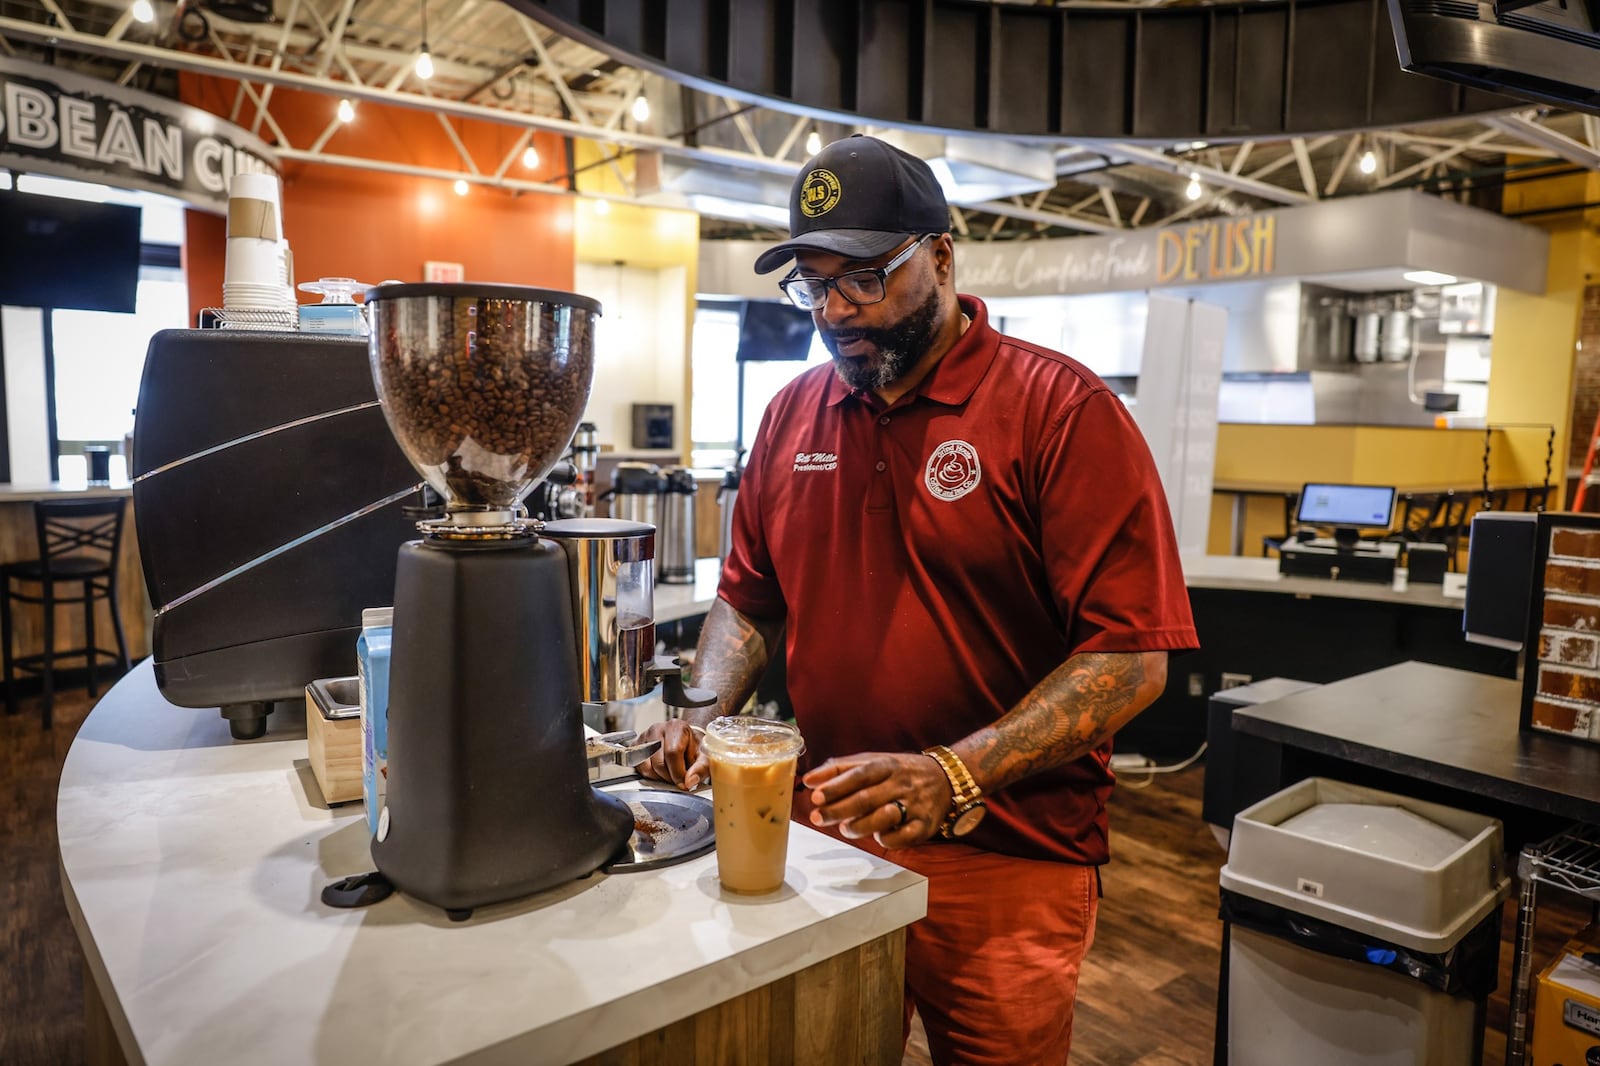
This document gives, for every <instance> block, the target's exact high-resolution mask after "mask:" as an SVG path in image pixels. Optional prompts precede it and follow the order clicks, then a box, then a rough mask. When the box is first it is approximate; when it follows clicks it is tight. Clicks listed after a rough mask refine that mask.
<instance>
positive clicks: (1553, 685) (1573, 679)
mask: <svg viewBox="0 0 1600 1066" xmlns="http://www.w3.org/2000/svg"><path fill="white" fill-rule="evenodd" d="M1539 691H1540V692H1542V693H1544V694H1545V695H1546V696H1564V697H1566V698H1567V699H1572V700H1582V701H1583V702H1585V703H1596V702H1600V675H1597V674H1589V673H1577V672H1576V671H1572V670H1562V669H1559V668H1557V667H1554V666H1541V667H1539Z"/></svg>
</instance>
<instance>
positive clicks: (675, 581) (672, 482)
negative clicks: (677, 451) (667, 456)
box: [660, 466, 697, 585]
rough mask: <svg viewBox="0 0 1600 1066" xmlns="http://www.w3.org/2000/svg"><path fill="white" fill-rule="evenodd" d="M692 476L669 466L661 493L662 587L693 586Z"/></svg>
mask: <svg viewBox="0 0 1600 1066" xmlns="http://www.w3.org/2000/svg"><path fill="white" fill-rule="evenodd" d="M696 498H697V492H696V488H695V483H694V472H693V471H691V470H690V469H689V468H688V467H686V466H670V467H668V468H667V470H666V472H665V475H664V484H663V487H662V493H661V538H660V547H661V569H660V578H661V583H662V584H664V585H692V584H694V559H695V553H694V532H695V529H694V527H695V510H694V508H695V500H696Z"/></svg>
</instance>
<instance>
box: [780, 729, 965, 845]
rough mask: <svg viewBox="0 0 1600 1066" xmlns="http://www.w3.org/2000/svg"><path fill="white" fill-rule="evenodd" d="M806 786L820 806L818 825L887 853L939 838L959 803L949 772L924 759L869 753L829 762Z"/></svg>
mask: <svg viewBox="0 0 1600 1066" xmlns="http://www.w3.org/2000/svg"><path fill="white" fill-rule="evenodd" d="M801 781H802V783H803V784H804V785H805V786H806V787H807V788H809V789H811V802H812V803H813V804H814V805H815V807H816V810H814V811H812V812H811V823H812V824H813V825H837V826H838V827H839V831H840V832H841V833H843V834H844V835H845V836H846V837H850V838H860V837H866V836H871V837H875V838H876V839H877V841H878V843H879V844H882V845H883V846H884V847H886V848H906V847H910V846H911V845H913V844H920V843H922V842H923V841H924V840H927V839H928V838H929V837H931V836H933V834H934V833H936V832H938V829H939V826H941V825H943V824H944V819H945V816H946V815H947V814H949V813H950V804H951V802H952V799H953V797H952V796H951V794H950V779H949V778H948V777H946V776H945V773H944V770H942V769H941V768H940V767H939V764H938V763H936V762H934V761H933V759H932V758H930V757H929V756H927V755H922V754H916V755H909V754H906V753H903V752H863V753H862V754H860V755H847V756H845V757H843V758H839V759H829V760H828V761H827V762H825V763H823V764H822V765H821V766H819V767H817V768H816V769H814V770H812V771H811V772H810V773H808V774H806V775H805V777H803V778H802V779H801ZM897 800H898V801H899V803H898V804H897V803H896V801H897ZM902 805H903V806H904V808H905V810H904V814H903V815H902V813H901V806H902Z"/></svg>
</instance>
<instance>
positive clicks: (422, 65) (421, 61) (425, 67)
mask: <svg viewBox="0 0 1600 1066" xmlns="http://www.w3.org/2000/svg"><path fill="white" fill-rule="evenodd" d="M416 69H417V77H418V78H420V79H421V80H423V81H427V80H428V79H429V78H431V77H433V55H432V54H431V53H430V52H429V51H428V0H422V51H421V52H419V53H417V68H416Z"/></svg>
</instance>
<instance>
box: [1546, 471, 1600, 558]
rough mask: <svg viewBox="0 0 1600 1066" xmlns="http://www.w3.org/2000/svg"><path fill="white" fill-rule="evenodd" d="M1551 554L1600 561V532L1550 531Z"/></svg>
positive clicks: (1577, 530)
mask: <svg viewBox="0 0 1600 1066" xmlns="http://www.w3.org/2000/svg"><path fill="white" fill-rule="evenodd" d="M1586 446H1587V445H1586ZM1550 554H1551V555H1565V556H1569V557H1571V558H1577V559H1600V530H1595V529H1561V528H1559V527H1558V528H1556V529H1553V530H1551V531H1550Z"/></svg>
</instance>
